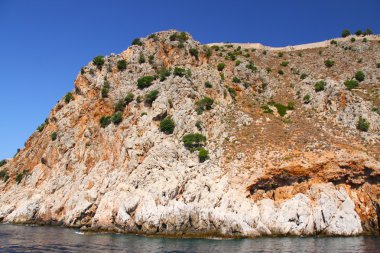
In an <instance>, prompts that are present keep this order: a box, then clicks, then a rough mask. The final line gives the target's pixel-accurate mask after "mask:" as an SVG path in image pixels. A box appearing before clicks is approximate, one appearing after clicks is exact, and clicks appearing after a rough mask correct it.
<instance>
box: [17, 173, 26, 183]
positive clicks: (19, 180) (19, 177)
mask: <svg viewBox="0 0 380 253" xmlns="http://www.w3.org/2000/svg"><path fill="white" fill-rule="evenodd" d="M27 175H28V171H27V170H23V171H22V172H21V173H18V174H17V175H16V182H17V184H19V183H21V181H22V179H23V178H24V177H25V176H27Z"/></svg>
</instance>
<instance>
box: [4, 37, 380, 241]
mask: <svg viewBox="0 0 380 253" xmlns="http://www.w3.org/2000/svg"><path fill="white" fill-rule="evenodd" d="M379 42H380V40H379V37H378V36H367V37H366V40H364V41H363V38H358V37H357V38H356V41H355V42H351V41H350V38H346V39H341V40H338V42H336V44H334V43H332V44H330V43H322V44H318V45H319V46H320V47H317V46H315V47H314V46H313V47H310V48H308V47H298V48H297V47H295V48H287V49H286V50H284V51H279V50H278V49H273V50H272V49H271V48H268V47H254V46H252V47H249V46H248V45H245V46H244V47H242V46H240V45H239V44H234V45H231V44H223V45H219V44H218V45H216V44H214V45H210V46H207V45H201V44H200V43H199V42H197V41H195V40H193V39H192V38H191V36H190V35H189V34H186V33H180V32H177V31H165V32H158V33H156V34H153V35H150V36H149V37H147V38H142V39H140V40H136V41H135V43H134V44H135V45H133V46H131V47H129V48H128V49H127V50H126V51H124V52H122V53H121V54H119V55H114V54H111V55H110V56H106V57H104V58H102V57H99V58H98V61H94V62H91V63H89V64H88V65H87V66H85V67H83V68H82V70H81V73H79V74H78V77H77V79H76V81H75V90H74V91H72V92H71V93H69V94H67V95H66V96H65V97H64V98H62V100H60V101H59V102H58V104H57V105H56V106H55V107H54V108H53V109H52V111H51V113H50V115H49V117H48V119H47V121H46V122H45V123H44V124H43V125H41V126H40V127H39V129H38V131H36V132H35V133H34V134H32V136H31V137H30V138H29V139H28V140H27V142H26V144H25V147H24V148H23V149H22V150H21V151H20V152H19V153H18V154H17V155H16V156H15V157H14V158H13V159H10V160H8V161H7V162H6V163H5V164H3V165H2V166H1V167H0V172H1V174H0V176H1V178H0V221H3V222H13V223H43V224H62V225H65V226H69V227H80V228H82V229H83V230H95V231H96V230H106V231H119V232H130V233H143V234H163V235H173V236H226V237H254V236H261V235H316V234H326V235H358V234H362V233H378V231H379V217H378V214H379V212H380V210H379V204H380V187H379V180H380V162H379V155H380V134H379V133H380V115H379V113H380V109H379V108H380V96H379V88H380V68H379V67H378V65H377V63H378V62H380V43H379ZM316 45H317V44H316ZM327 60H331V61H334V62H333V65H332V66H329V67H328V66H327V65H328V64H325V61H327ZM124 63H125V64H124ZM359 70H360V71H362V72H363V73H364V75H365V78H364V80H363V81H360V82H358V83H357V85H356V86H355V87H354V88H353V89H351V87H350V89H348V88H347V87H346V85H345V84H344V83H345V81H346V80H348V79H351V78H354V76H355V73H356V72H357V71H359ZM143 77H147V78H145V79H141V78H143ZM359 79H360V78H359ZM319 81H323V82H322V83H320V84H319V86H318V85H317V86H318V87H317V86H316V83H317V82H319ZM138 83H139V86H138V85H137V84H138ZM132 94H133V96H132ZM169 118H171V119H172V121H173V122H174V124H175V125H174V129H169V130H164V129H163V126H162V123H160V122H162V120H163V119H169ZM160 124H161V126H160ZM192 133H200V134H202V135H203V136H204V137H205V138H206V142H203V141H198V142H197V141H195V142H193V143H192V144H190V145H187V146H185V145H184V142H183V137H184V136H185V135H186V134H192ZM202 152H203V154H202ZM205 152H206V153H205Z"/></svg>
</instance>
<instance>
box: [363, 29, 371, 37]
mask: <svg viewBox="0 0 380 253" xmlns="http://www.w3.org/2000/svg"><path fill="white" fill-rule="evenodd" d="M371 34H373V32H372V30H371V29H369V28H367V29H365V31H364V33H363V35H364V36H366V35H371Z"/></svg>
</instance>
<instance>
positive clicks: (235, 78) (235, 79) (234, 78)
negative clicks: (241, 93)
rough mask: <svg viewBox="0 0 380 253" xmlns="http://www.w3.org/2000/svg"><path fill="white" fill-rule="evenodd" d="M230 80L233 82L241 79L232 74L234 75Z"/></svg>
mask: <svg viewBox="0 0 380 253" xmlns="http://www.w3.org/2000/svg"><path fill="white" fill-rule="evenodd" d="M232 82H234V83H240V82H241V80H240V79H239V78H237V77H236V76H234V77H233V78H232Z"/></svg>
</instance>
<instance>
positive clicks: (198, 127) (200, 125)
mask: <svg viewBox="0 0 380 253" xmlns="http://www.w3.org/2000/svg"><path fill="white" fill-rule="evenodd" d="M195 126H196V127H197V129H198V130H199V131H202V128H203V127H202V121H200V120H198V121H197V122H195Z"/></svg>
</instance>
